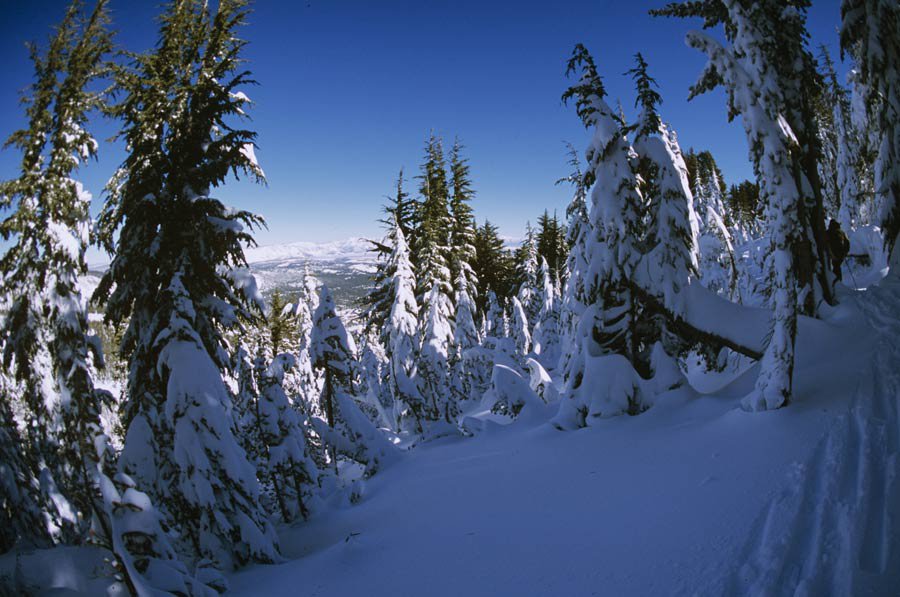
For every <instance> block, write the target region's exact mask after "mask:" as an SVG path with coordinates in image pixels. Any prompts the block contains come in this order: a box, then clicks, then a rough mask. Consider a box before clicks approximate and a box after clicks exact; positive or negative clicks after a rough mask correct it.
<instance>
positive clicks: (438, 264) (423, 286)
mask: <svg viewBox="0 0 900 597" xmlns="http://www.w3.org/2000/svg"><path fill="white" fill-rule="evenodd" d="M418 178H419V180H420V181H421V184H420V185H419V194H420V195H421V196H422V198H421V200H420V201H419V204H418V220H417V223H418V227H417V228H416V238H415V240H416V244H415V245H413V246H412V256H411V261H412V263H413V264H415V267H416V278H417V280H418V282H419V287H418V288H417V289H416V296H418V297H421V299H422V300H423V302H424V298H425V296H426V295H427V294H428V293H429V292H430V290H431V285H432V282H433V281H437V282H438V284H439V285H440V287H441V292H443V293H444V294H445V295H446V296H449V295H450V293H451V283H452V279H451V277H450V275H451V273H450V231H451V229H452V222H451V217H450V210H449V201H450V191H449V188H448V184H447V171H446V166H445V160H444V150H443V145H442V142H441V140H440V139H438V138H437V137H435V136H434V135H431V137H430V138H429V139H428V143H427V144H426V146H425V163H423V164H422V173H421V174H420V175H419V177H418Z"/></svg>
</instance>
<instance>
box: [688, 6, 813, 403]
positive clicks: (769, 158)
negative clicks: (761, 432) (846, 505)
mask: <svg viewBox="0 0 900 597" xmlns="http://www.w3.org/2000/svg"><path fill="white" fill-rule="evenodd" d="M725 5H726V7H727V9H728V15H729V18H730V22H731V23H732V24H733V26H734V31H733V41H732V48H730V49H726V48H724V47H723V46H722V45H721V44H720V43H719V42H718V41H716V40H714V39H713V38H711V37H710V36H708V35H706V34H703V33H698V32H692V33H689V34H688V43H689V45H691V46H692V47H694V48H697V49H699V50H701V51H703V52H704V53H706V55H707V57H708V58H709V62H708V63H707V66H706V68H705V69H704V71H703V74H702V75H701V77H700V79H699V80H698V82H697V84H696V85H695V86H694V88H693V89H692V95H696V94H698V93H702V92H704V91H706V90H708V89H710V88H711V87H712V86H714V85H717V84H719V83H721V84H723V85H724V87H725V89H726V91H727V92H728V94H729V105H730V107H731V110H732V111H733V112H734V113H735V114H740V115H741V117H742V118H741V120H742V122H743V124H744V130H745V132H746V135H747V142H748V145H749V147H750V158H751V160H752V162H753V167H754V171H755V173H756V176H757V179H758V180H759V184H760V196H761V199H762V200H763V201H764V202H765V204H766V217H767V220H768V223H769V230H768V235H769V240H770V243H771V263H772V266H771V267H772V276H773V277H772V281H771V285H772V305H773V309H774V312H773V329H772V336H771V338H770V340H769V343H768V346H767V347H766V351H765V354H764V356H763V360H762V367H761V369H760V373H759V377H758V379H757V384H756V388H755V390H754V391H753V392H752V393H751V394H750V395H748V396H747V397H746V398H745V399H744V405H745V407H746V408H748V409H752V410H763V409H773V408H778V407H780V406H783V405H785V404H787V402H788V401H789V400H790V396H791V378H792V374H793V368H794V344H795V340H796V336H797V315H798V308H799V304H798V274H797V267H798V264H797V263H796V262H795V260H794V251H795V249H796V247H797V246H798V243H800V242H801V241H802V239H803V228H802V223H801V221H800V220H799V217H800V216H799V209H800V202H801V201H802V200H803V199H802V197H801V194H800V191H799V190H798V187H797V182H796V180H797V179H796V178H795V177H794V172H793V170H792V156H791V151H792V148H793V147H794V146H796V144H797V138H796V137H795V136H794V133H793V131H792V130H791V127H790V126H789V125H788V123H787V121H786V120H785V118H784V116H783V115H782V108H783V106H784V101H785V100H784V96H783V91H782V90H781V88H780V87H779V84H778V83H779V78H778V77H777V76H776V74H775V73H774V72H773V68H774V67H773V65H772V64H771V62H770V54H769V48H768V47H767V45H766V44H767V43H768V41H769V40H770V39H772V36H773V35H774V32H773V31H772V30H771V28H772V27H775V26H776V22H775V21H774V20H773V19H771V18H768V17H770V16H771V15H770V14H768V13H765V12H761V10H762V9H761V8H759V7H757V8H755V9H748V8H747V7H745V6H744V5H743V4H740V3H738V2H736V1H735V0H726V1H725ZM767 8H770V7H768V5H767ZM807 291H809V289H808V290H807Z"/></svg>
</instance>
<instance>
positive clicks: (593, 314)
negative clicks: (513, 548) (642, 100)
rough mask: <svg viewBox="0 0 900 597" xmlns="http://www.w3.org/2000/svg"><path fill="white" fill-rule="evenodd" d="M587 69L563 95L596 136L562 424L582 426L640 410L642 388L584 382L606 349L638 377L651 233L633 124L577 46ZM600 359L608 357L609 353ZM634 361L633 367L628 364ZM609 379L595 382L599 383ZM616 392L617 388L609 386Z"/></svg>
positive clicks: (575, 67) (576, 56) (612, 363)
mask: <svg viewBox="0 0 900 597" xmlns="http://www.w3.org/2000/svg"><path fill="white" fill-rule="evenodd" d="M579 71H580V76H579V80H578V83H577V84H576V85H574V86H572V87H570V88H569V89H568V90H567V91H566V92H565V93H564V94H563V100H565V101H568V100H569V99H573V98H574V99H575V105H576V109H577V112H578V115H579V117H580V118H581V119H582V122H583V123H584V124H585V126H586V127H588V128H589V129H593V138H592V140H591V143H590V145H589V147H588V150H587V161H588V168H589V172H590V178H589V181H590V182H591V183H592V184H593V189H592V191H591V204H592V205H591V207H590V211H589V222H590V228H591V230H590V233H589V235H588V236H587V238H586V239H585V244H584V249H583V250H584V256H583V257H580V258H579V260H583V261H584V262H585V263H587V264H588V269H587V271H586V272H585V273H584V284H585V296H586V298H587V300H588V303H587V305H586V307H585V309H584V311H583V312H582V314H581V317H580V319H579V323H578V330H577V332H576V335H575V338H574V341H575V342H577V343H578V346H574V347H573V346H570V347H569V350H570V351H571V354H570V355H569V356H568V357H567V359H566V363H565V368H564V373H565V379H564V385H565V390H564V397H563V398H564V401H563V404H562V406H561V408H560V413H559V415H558V417H557V421H556V424H557V425H559V426H561V427H580V426H584V425H585V424H586V422H585V421H586V418H587V417H588V416H611V415H615V414H619V413H623V412H638V411H639V410H640V408H641V407H640V399H639V396H638V392H637V391H636V390H635V391H630V390H629V391H624V390H623V391H621V392H616V393H613V392H612V391H611V390H610V391H605V392H603V393H601V394H602V396H601V395H599V394H598V395H596V396H595V395H594V393H593V392H594V390H595V388H594V386H593V385H588V386H583V384H584V383H585V376H586V375H587V374H588V372H589V371H594V370H597V369H598V367H600V365H599V364H597V363H592V361H595V360H597V358H598V355H621V356H622V357H624V358H620V359H612V360H608V361H603V363H604V364H603V365H602V366H603V367H607V368H611V369H610V370H609V371H606V374H608V375H614V373H613V371H614V370H616V368H621V367H625V369H626V371H622V372H620V373H619V374H618V375H619V376H620V377H622V376H625V377H628V378H637V373H635V371H634V368H635V366H636V365H637V363H638V361H639V358H640V357H639V355H638V352H637V351H638V345H637V329H636V328H637V320H638V313H637V311H638V305H637V303H636V300H635V297H634V295H633V293H632V291H631V288H630V283H631V281H632V280H633V278H634V272H635V268H636V267H637V265H638V262H639V261H640V259H641V249H642V247H641V243H642V241H643V238H644V230H643V228H644V211H645V199H644V197H643V196H642V194H641V189H640V186H639V179H638V177H637V176H636V174H635V170H636V168H635V165H634V163H633V161H634V160H635V158H636V155H635V153H634V150H633V149H632V147H631V145H630V144H629V142H628V140H627V138H626V137H625V123H624V122H622V120H621V119H620V118H619V116H618V115H617V113H616V112H615V111H614V110H613V109H612V108H611V107H610V106H609V104H608V103H607V102H606V101H605V99H604V98H605V97H606V90H605V88H604V86H603V82H602V81H601V79H600V76H599V74H598V73H597V68H596V66H595V64H594V60H593V58H592V57H591V56H590V54H589V53H588V51H587V49H586V48H585V47H584V46H582V45H580V44H579V45H577V46H576V47H575V50H574V52H573V54H572V57H571V59H570V60H569V63H568V69H567V72H568V73H569V74H572V73H576V72H579ZM600 360H603V359H602V358H601V359H600ZM626 363H627V366H626ZM595 383H597V384H598V383H601V382H600V381H599V380H593V382H592V384H595ZM606 389H607V390H609V389H610V388H606Z"/></svg>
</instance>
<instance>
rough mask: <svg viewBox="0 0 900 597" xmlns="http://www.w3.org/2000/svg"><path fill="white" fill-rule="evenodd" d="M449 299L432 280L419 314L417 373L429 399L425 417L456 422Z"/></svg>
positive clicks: (438, 284) (423, 390)
mask: <svg viewBox="0 0 900 597" xmlns="http://www.w3.org/2000/svg"><path fill="white" fill-rule="evenodd" d="M451 308H452V306H451V304H450V299H449V298H448V297H447V295H445V294H444V293H443V291H442V288H441V284H440V282H438V281H437V280H434V281H433V282H432V284H431V291H430V292H429V293H428V297H427V300H426V302H425V305H424V316H423V318H422V322H421V327H422V333H423V337H422V348H421V351H420V353H419V365H418V374H419V377H420V378H421V379H422V394H423V396H424V398H425V400H426V402H427V403H428V407H429V408H428V410H427V413H428V415H427V416H428V419H429V420H431V421H438V420H441V419H443V420H445V421H446V422H448V423H454V424H455V423H456V417H457V415H458V414H459V412H458V408H457V403H456V400H455V397H454V395H453V393H452V392H451V389H450V379H449V376H450V363H449V359H450V347H451V344H452V342H453V326H452V324H451V321H450V317H451Z"/></svg>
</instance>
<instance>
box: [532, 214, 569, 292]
mask: <svg viewBox="0 0 900 597" xmlns="http://www.w3.org/2000/svg"><path fill="white" fill-rule="evenodd" d="M537 224H538V229H537V235H536V237H535V243H536V245H537V254H538V261H540V258H541V257H543V258H544V259H546V260H547V265H548V266H549V267H550V277H551V279H553V280H565V277H566V258H567V257H568V255H569V243H568V241H567V240H566V238H567V232H566V226H565V224H563V223H562V222H560V220H559V218H558V217H557V216H556V212H554V213H553V216H552V217H551V216H550V214H549V212H548V211H547V210H544V213H543V214H541V215H540V216H539V217H538V220H537Z"/></svg>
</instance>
